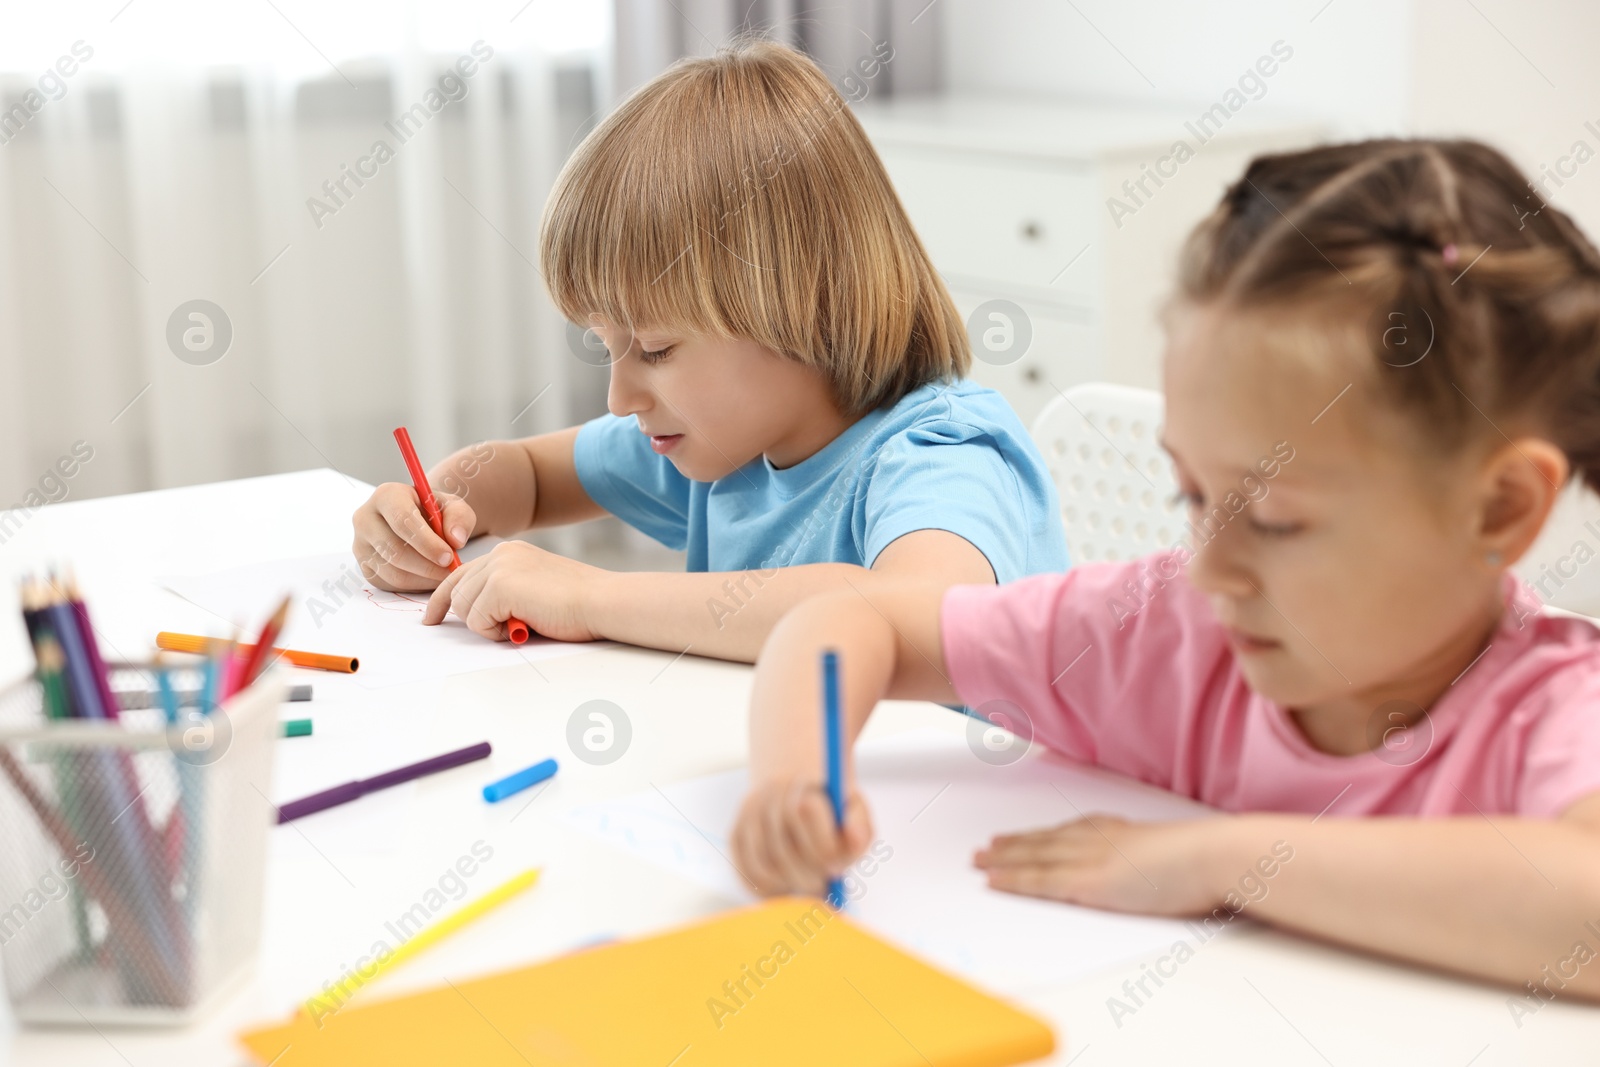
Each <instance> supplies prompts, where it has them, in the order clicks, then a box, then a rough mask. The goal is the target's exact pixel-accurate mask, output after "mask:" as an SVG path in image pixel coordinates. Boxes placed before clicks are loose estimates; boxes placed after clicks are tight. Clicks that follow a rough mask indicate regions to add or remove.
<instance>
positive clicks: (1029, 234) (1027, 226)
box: [1022, 219, 1044, 241]
mask: <svg viewBox="0 0 1600 1067" xmlns="http://www.w3.org/2000/svg"><path fill="white" fill-rule="evenodd" d="M1022 239H1023V240H1024V241H1042V240H1043V239H1044V227H1043V226H1041V225H1039V223H1037V222H1035V221H1034V220H1033V219H1025V220H1024V221H1023V223H1022Z"/></svg>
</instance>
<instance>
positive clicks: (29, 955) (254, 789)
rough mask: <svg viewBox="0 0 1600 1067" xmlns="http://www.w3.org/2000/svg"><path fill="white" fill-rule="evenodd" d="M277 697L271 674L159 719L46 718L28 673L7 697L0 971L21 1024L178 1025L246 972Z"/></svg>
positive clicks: (267, 822)
mask: <svg viewBox="0 0 1600 1067" xmlns="http://www.w3.org/2000/svg"><path fill="white" fill-rule="evenodd" d="M112 673H113V678H112V684H113V686H117V685H119V683H120V684H123V685H125V684H126V683H127V679H128V676H129V673H130V672H128V671H113V672H112ZM282 696H283V682H282V680H281V678H280V677H279V676H278V675H277V674H276V673H275V672H269V673H268V674H267V675H264V676H263V677H262V678H260V679H258V680H257V682H256V683H255V684H254V685H252V686H250V687H249V688H248V689H246V690H244V691H243V692H241V693H239V694H237V695H235V696H234V697H233V698H232V699H231V700H229V701H227V702H226V703H225V704H223V705H222V707H221V708H220V709H219V710H218V711H217V712H216V713H215V714H214V715H211V716H201V715H200V714H199V713H198V711H192V710H187V709H186V710H185V712H184V714H183V716H182V717H180V719H179V720H178V722H177V724H176V725H170V726H169V725H168V723H167V721H166V719H165V717H164V716H163V714H162V713H161V712H160V711H155V710H125V711H123V712H122V716H121V719H120V721H119V722H115V723H107V722H92V721H84V720H70V721H50V720H48V719H46V717H45V715H44V712H43V707H42V696H41V690H40V687H39V685H38V683H36V682H35V681H33V680H32V679H27V680H25V681H23V682H19V683H18V684H16V685H14V686H12V687H10V688H9V689H6V690H4V691H3V692H0V842H4V845H3V847H0V968H3V969H4V972H5V983H6V992H7V995H8V996H9V997H10V999H11V1003H12V1008H13V1011H14V1012H15V1014H16V1016H17V1018H18V1020H20V1021H22V1022H25V1023H44V1024H71V1025H80V1026H81V1025H86V1024H99V1023H111V1024H116V1025H130V1024H132V1025H139V1024H149V1025H164V1024H181V1023H184V1022H186V1021H188V1020H189V1019H191V1018H193V1017H194V1016H196V1015H197V1014H199V1013H201V1012H203V1011H204V1010H205V1008H206V1007H207V1005H208V1003H209V1002H211V1001H212V1000H213V999H214V998H216V997H219V996H221V995H222V994H224V993H225V992H226V991H227V990H228V989H229V987H231V986H233V985H234V984H236V983H237V982H238V981H239V980H241V979H242V978H243V977H244V976H245V975H246V974H248V972H249V970H250V968H251V966H252V965H253V963H254V959H255V954H256V950H257V946H258V942H259V939H260V931H261V905H262V894H263V890H264V887H265V868H266V850H267V833H268V830H269V829H270V828H271V826H272V824H273V821H274V811H273V808H272V805H271V804H270V803H269V802H268V800H267V798H266V795H265V794H267V793H268V792H269V786H270V783H271V779H272V758H273V748H274V740H275V738H276V736H277V714H276V711H277V705H278V704H279V702H280V700H281V699H282Z"/></svg>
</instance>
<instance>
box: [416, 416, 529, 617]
mask: <svg viewBox="0 0 1600 1067" xmlns="http://www.w3.org/2000/svg"><path fill="white" fill-rule="evenodd" d="M394 439H395V442H396V443H397V444H399V446H400V456H401V458H403V459H404V460H405V461H406V469H407V470H408V471H410V472H411V485H412V487H413V488H414V489H416V491H417V500H418V502H420V503H421V504H422V516H423V518H425V519H427V520H428V525H429V527H431V528H432V529H433V532H434V533H436V534H438V535H439V539H440V540H441V541H443V542H444V543H445V544H446V545H448V544H449V543H450V539H449V538H447V537H445V535H444V510H443V509H442V508H440V507H439V502H438V501H437V500H435V499H434V498H433V489H432V487H431V486H429V485H428V475H427V473H426V472H424V471H423V469H422V461H421V460H419V459H418V458H417V450H416V449H415V448H413V447H412V445H411V435H410V434H409V433H407V432H406V428H405V427H404V426H401V427H399V428H397V429H396V430H395V431H394ZM459 566H461V557H460V556H458V555H456V550H455V549H454V548H451V549H450V569H451V570H455V569H456V568H457V567H459ZM506 636H507V637H509V638H511V643H512V644H513V645H522V644H526V643H527V641H528V624H527V623H525V622H523V621H522V620H521V619H518V618H516V617H512V618H509V619H507V620H506Z"/></svg>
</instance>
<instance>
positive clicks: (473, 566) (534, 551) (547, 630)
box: [422, 541, 608, 641]
mask: <svg viewBox="0 0 1600 1067" xmlns="http://www.w3.org/2000/svg"><path fill="white" fill-rule="evenodd" d="M607 573H608V572H606V571H603V570H601V569H600V568H598V567H591V566H589V565H588V564H586V563H579V562H577V561H576V560H571V559H567V558H566V557H565V556H558V555H556V554H555V553H553V552H546V551H545V550H544V549H542V548H535V547H534V546H533V545H530V544H528V543H527V542H526V541H506V542H505V543H503V544H499V545H496V546H495V547H494V549H493V550H492V551H491V552H490V553H489V554H488V555H486V556H483V557H481V558H479V559H475V560H473V561H472V562H471V563H463V564H462V565H461V567H460V568H459V569H457V570H456V571H454V572H453V573H451V574H450V575H449V576H448V577H446V578H445V579H444V581H443V582H441V583H440V584H439V588H438V589H435V590H434V591H433V596H431V597H429V598H428V607H427V609H426V610H425V611H424V612H423V613H422V621H423V623H424V624H425V625H428V626H433V625H436V624H438V623H441V622H443V621H444V617H445V615H446V614H447V613H448V612H452V611H453V612H455V613H456V617H457V618H459V619H461V621H462V622H465V623H466V624H467V626H468V628H469V629H471V630H472V632H473V633H477V634H482V635H483V636H484V637H487V638H490V639H492V640H496V641H499V640H503V639H504V638H505V625H504V624H505V621H506V620H507V619H509V618H512V617H513V616H515V617H516V618H519V619H521V620H522V621H523V622H525V623H527V624H528V626H529V627H530V628H531V629H532V630H533V632H535V633H537V634H541V635H543V636H544V637H553V638H555V639H556V640H558V641H595V640H598V639H599V638H600V636H601V635H600V634H599V633H597V632H596V631H595V630H594V629H593V628H592V627H590V626H589V624H588V622H587V621H585V618H584V616H585V612H586V609H587V603H588V601H587V600H586V598H587V597H588V596H590V595H592V594H593V591H594V590H595V589H596V587H597V586H598V584H599V583H600V582H601V581H602V580H603V579H604V578H605V577H606V576H607Z"/></svg>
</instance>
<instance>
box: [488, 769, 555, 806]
mask: <svg viewBox="0 0 1600 1067" xmlns="http://www.w3.org/2000/svg"><path fill="white" fill-rule="evenodd" d="M555 773H556V761H555V760H553V759H547V760H545V761H544V762H543V763H535V764H534V765H533V766H532V767H529V768H527V769H526V770H521V771H518V772H517V773H516V774H513V775H508V776H507V777H505V778H502V779H500V780H499V781H498V782H490V783H489V784H488V785H486V786H484V787H483V799H485V800H487V801H488V802H489V803H491V804H494V803H497V802H499V801H502V800H504V799H505V798H506V797H509V796H513V795H515V794H517V793H520V792H522V791H523V790H524V789H526V788H528V787H529V786H530V785H538V784H539V783H540V782H542V781H544V780H545V779H546V778H549V777H550V776H551V775H553V774H555Z"/></svg>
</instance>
